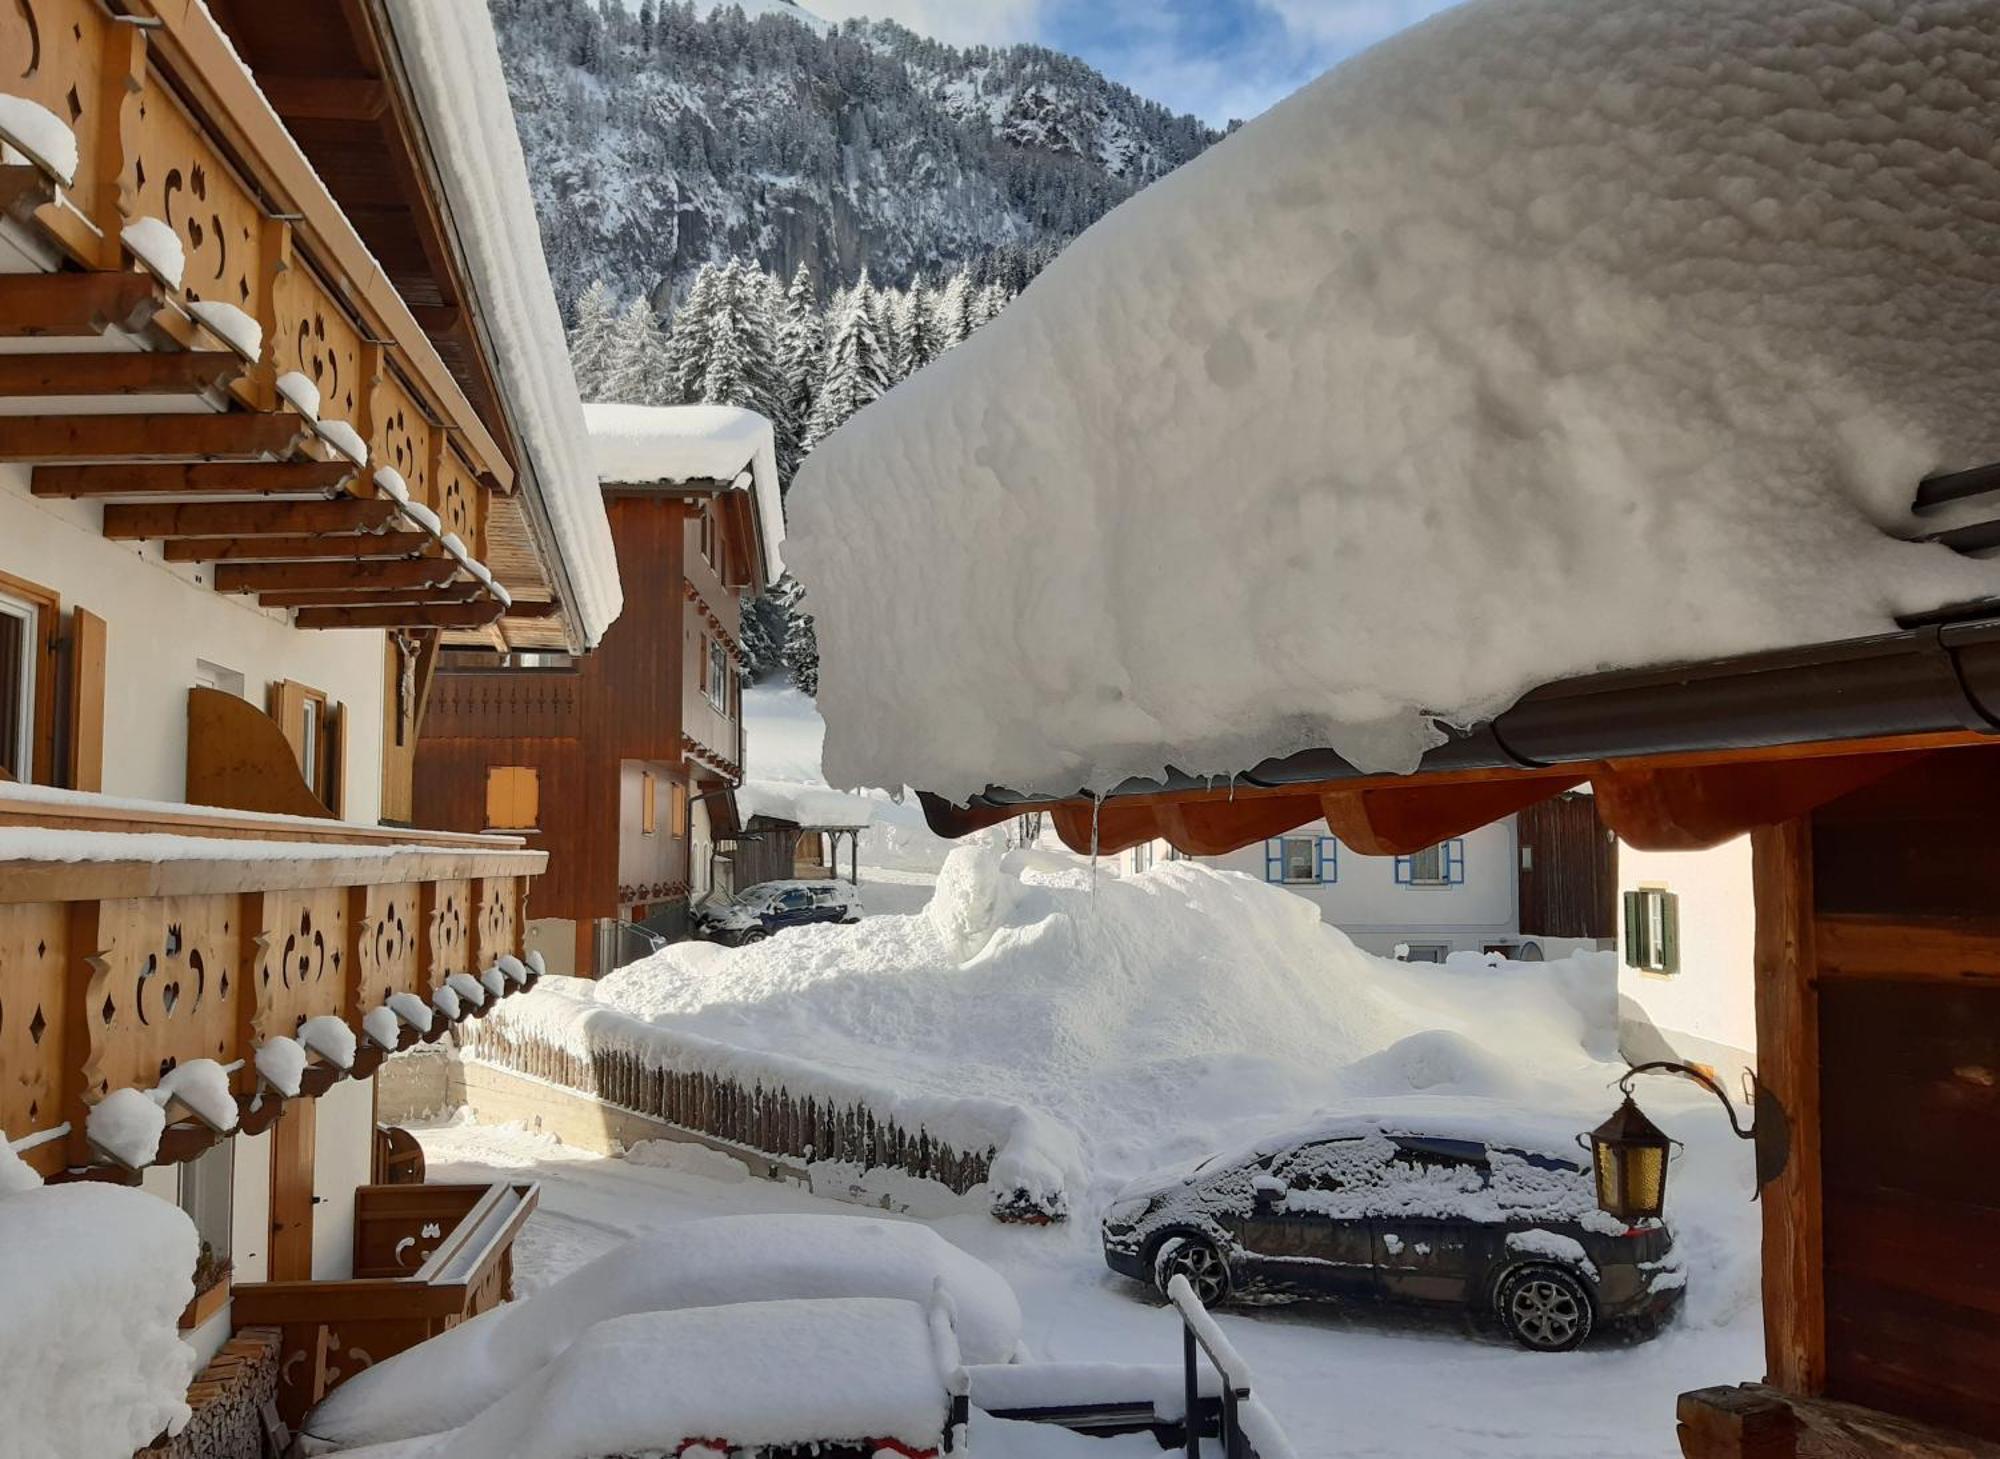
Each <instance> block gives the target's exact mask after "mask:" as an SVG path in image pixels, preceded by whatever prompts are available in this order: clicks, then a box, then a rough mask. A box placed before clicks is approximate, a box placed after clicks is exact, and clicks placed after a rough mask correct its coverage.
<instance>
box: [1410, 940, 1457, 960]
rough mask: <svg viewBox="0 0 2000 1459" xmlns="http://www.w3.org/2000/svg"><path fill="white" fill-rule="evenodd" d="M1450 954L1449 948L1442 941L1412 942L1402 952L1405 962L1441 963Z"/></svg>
mask: <svg viewBox="0 0 2000 1459" xmlns="http://www.w3.org/2000/svg"><path fill="white" fill-rule="evenodd" d="M1450 956H1451V948H1450V947H1449V946H1448V945H1447V944H1445V943H1442V942H1412V943H1410V944H1408V946H1407V947H1406V949H1405V950H1404V953H1403V961H1404V962H1406V963H1441V962H1443V961H1444V960H1445V959H1446V958H1448V957H1450Z"/></svg>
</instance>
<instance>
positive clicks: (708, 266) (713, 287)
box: [667, 263, 721, 405]
mask: <svg viewBox="0 0 2000 1459" xmlns="http://www.w3.org/2000/svg"><path fill="white" fill-rule="evenodd" d="M720 287H721V270H719V269H718V268H716V266H715V265H714V264H712V263H705V264H703V265H702V266H701V267H700V268H699V269H698V270H696V272H695V276H694V283H693V284H692V285H690V286H689V288H688V295H687V298H685V299H683V300H682V301H681V305H680V308H678V309H676V310H675V311H674V329H673V339H672V343H671V345H670V347H669V352H668V361H667V364H668V370H669V373H670V374H671V376H672V379H673V389H672V393H671V395H670V396H669V397H668V398H669V400H670V401H671V402H672V403H675V404H681V405H696V404H699V403H700V402H701V398H702V395H701V392H702V385H703V382H704V381H706V380H707V378H708V359H709V349H710V343H711V341H712V339H713V335H714V316H715V309H716V295H717V293H718V292H719V290H720Z"/></svg>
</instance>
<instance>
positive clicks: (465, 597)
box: [257, 583, 486, 608]
mask: <svg viewBox="0 0 2000 1459" xmlns="http://www.w3.org/2000/svg"><path fill="white" fill-rule="evenodd" d="M485 594H486V589H485V588H484V587H483V586H482V585H480V584H479V583H447V584H446V585H445V586H444V587H441V588H362V589H358V590H353V591H349V592H338V591H329V590H327V589H323V588H298V589H289V588H288V589H281V590H280V591H278V592H273V593H259V594H258V595H257V602H258V605H259V606H260V607H265V608H374V607H381V606H383V605H385V604H390V603H403V604H408V605H411V606H418V605H425V604H434V603H473V602H477V601H478V600H479V599H480V598H482V597H484V596H485Z"/></svg>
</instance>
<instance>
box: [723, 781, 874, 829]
mask: <svg viewBox="0 0 2000 1459" xmlns="http://www.w3.org/2000/svg"><path fill="white" fill-rule="evenodd" d="M732 793H733V794H734V795H735V797H736V810H737V813H738V815H739V816H740V817H741V818H742V820H743V822H744V824H746V825H747V824H748V823H749V822H750V821H751V820H752V819H753V818H755V817H757V816H763V817H765V818H766V819H768V820H773V821H788V822H790V823H791V824H792V825H794V826H798V827H800V828H801V829H803V830H808V831H858V830H861V829H862V828H863V827H864V826H869V825H872V824H873V823H874V821H875V803H874V802H873V801H872V800H870V799H868V798H867V797H866V796H861V795H849V794H848V793H847V792H846V791H842V790H828V789H827V788H826V787H825V786H824V785H805V784H802V783H800V782H799V781H795V780H746V781H744V782H743V783H742V784H741V785H739V786H737V787H736V789H735V791H734V792H732Z"/></svg>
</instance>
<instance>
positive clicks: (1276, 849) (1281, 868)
mask: <svg viewBox="0 0 2000 1459" xmlns="http://www.w3.org/2000/svg"><path fill="white" fill-rule="evenodd" d="M1284 879H1285V843H1284V842H1283V841H1280V840H1278V839H1277V838H1276V837H1273V838H1272V839H1271V840H1269V841H1266V842H1265V843H1264V880H1265V881H1270V882H1282V881H1283V880H1284Z"/></svg>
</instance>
